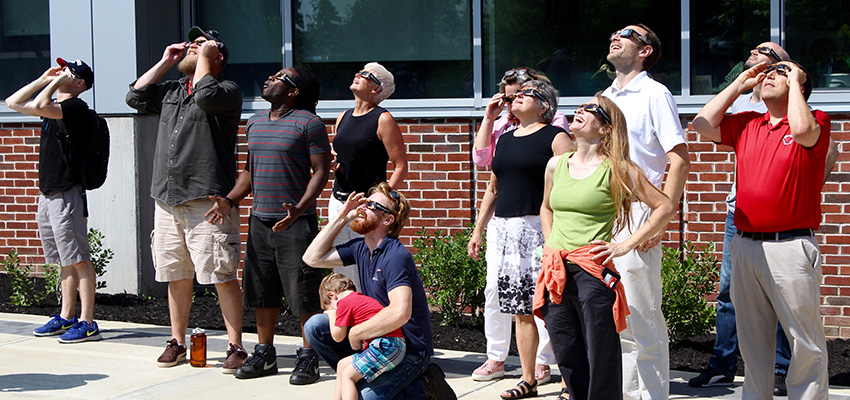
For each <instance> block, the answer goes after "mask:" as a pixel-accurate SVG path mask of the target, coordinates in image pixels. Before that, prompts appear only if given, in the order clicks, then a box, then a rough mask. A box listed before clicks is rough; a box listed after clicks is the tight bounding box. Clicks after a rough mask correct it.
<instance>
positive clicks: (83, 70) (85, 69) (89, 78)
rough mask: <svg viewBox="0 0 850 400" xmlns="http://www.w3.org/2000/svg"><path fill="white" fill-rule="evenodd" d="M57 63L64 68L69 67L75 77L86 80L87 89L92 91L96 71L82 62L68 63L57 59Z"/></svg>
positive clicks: (62, 59) (60, 58)
mask: <svg viewBox="0 0 850 400" xmlns="http://www.w3.org/2000/svg"><path fill="white" fill-rule="evenodd" d="M56 62H57V63H59V65H61V66H63V67H68V69H69V70H71V73H72V74H74V76H76V77H77V78H80V79H82V80H84V81H85V82H86V89H91V85H94V71H92V69H91V67H89V65H88V64H86V63H85V62H83V61H82V60H74V61H67V60H65V59H64V58H62V57H59V58H57V59H56Z"/></svg>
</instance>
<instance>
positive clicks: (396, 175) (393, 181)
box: [378, 112, 407, 190]
mask: <svg viewBox="0 0 850 400" xmlns="http://www.w3.org/2000/svg"><path fill="white" fill-rule="evenodd" d="M378 138H379V139H381V142H383V143H384V148H386V149H387V154H388V155H389V156H390V162H391V163H392V164H393V174H392V175H391V176H390V180H389V182H387V183H389V184H390V187H391V188H393V189H394V190H398V188H399V187H401V184H402V183H403V182H404V178H406V177H407V149H406V148H405V146H404V138H403V137H402V136H401V129H399V128H398V124H397V123H396V122H395V119H394V118H393V116H392V115H390V113H389V112H385V113H383V114H381V116H380V117H379V118H378Z"/></svg>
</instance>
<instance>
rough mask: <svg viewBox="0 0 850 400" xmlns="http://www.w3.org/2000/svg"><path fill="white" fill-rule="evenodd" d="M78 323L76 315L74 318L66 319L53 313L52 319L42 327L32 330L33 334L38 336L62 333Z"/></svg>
mask: <svg viewBox="0 0 850 400" xmlns="http://www.w3.org/2000/svg"><path fill="white" fill-rule="evenodd" d="M76 324H77V317H74V318H73V319H65V318H62V317H60V316H58V315H53V316H52V317H51V319H50V321H48V322H47V323H46V324H44V325H42V326H41V327H39V328H36V330H34V331H32V334H33V335H36V336H53V335H61V334H63V333H65V332H68V329H71V328H73V327H74V325H76Z"/></svg>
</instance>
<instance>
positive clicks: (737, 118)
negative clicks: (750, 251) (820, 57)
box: [720, 110, 830, 232]
mask: <svg viewBox="0 0 850 400" xmlns="http://www.w3.org/2000/svg"><path fill="white" fill-rule="evenodd" d="M812 114H813V115H814V117H815V120H816V121H817V124H818V126H820V136H819V137H818V141H817V143H816V144H815V145H814V146H812V147H809V148H806V147H803V146H801V145H799V144H798V143H797V142H795V141H794V139H793V137H792V136H791V133H790V127H789V126H788V116H785V118H782V120H781V121H779V123H777V124H776V125H775V126H774V125H771V124H770V116H769V115H768V114H760V113H756V112H746V113H740V114H733V115H727V116H726V117H725V118H723V122H722V123H721V124H720V132H721V144H725V145H727V146H732V147H733V148H735V154H736V157H737V159H738V168H737V169H738V204H737V208H736V209H735V226H737V227H738V229H740V230H742V231H747V232H781V231H786V230H790V229H804V228H811V229H817V228H818V227H819V226H820V221H821V210H820V203H821V188H822V187H823V175H824V168H825V166H826V152H827V150H828V148H829V132H830V120H829V116H828V115H826V113H824V112H822V111H819V110H815V111H812Z"/></svg>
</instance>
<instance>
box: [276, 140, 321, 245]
mask: <svg viewBox="0 0 850 400" xmlns="http://www.w3.org/2000/svg"><path fill="white" fill-rule="evenodd" d="M310 164H311V166H312V167H313V176H312V177H310V182H308V183H307V190H306V191H304V194H303V195H302V196H301V200H299V201H298V204H295V205H293V204H284V205H283V207H284V208H286V210H287V215H286V217H284V218H283V219H282V220H280V221H277V223H275V224H274V226H273V227H272V230H273V231H275V232H278V231H283V230H286V229H289V227H290V226H292V223H293V222H295V220H296V219H298V217H300V216H301V215H302V214H304V210H306V209H307V207H310V205H311V204H313V202H315V201H316V198H317V197H319V194H321V193H322V189H324V188H325V184H327V183H328V176H329V175H330V173H331V167H330V165H331V153H329V152H325V153H319V154H312V155H310Z"/></svg>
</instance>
